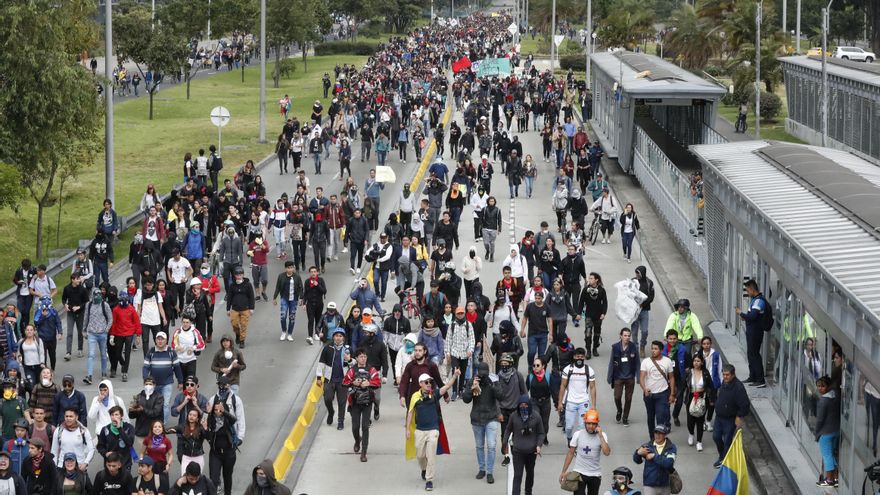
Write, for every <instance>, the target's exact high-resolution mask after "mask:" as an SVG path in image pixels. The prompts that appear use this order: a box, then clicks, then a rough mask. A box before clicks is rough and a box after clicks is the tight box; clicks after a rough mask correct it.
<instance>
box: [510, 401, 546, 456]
mask: <svg viewBox="0 0 880 495" xmlns="http://www.w3.org/2000/svg"><path fill="white" fill-rule="evenodd" d="M511 436H513V451H514V452H520V453H522V454H532V453H534V452H535V449H537V448H538V447H542V446H543V445H544V438H546V436H547V433H546V432H545V431H544V422H543V421H541V413H540V412H539V411H538V408H536V407H535V406H534V405H533V406H532V412H531V414H529V419H528V420H527V421H523V420H522V417H521V416H520V414H519V411H514V412H513V413H512V414H510V416H509V417H508V421H507V425H506V427H505V428H504V434H503V435H501V443H502V445H506V444H507V439H508V438H510V437H511Z"/></svg>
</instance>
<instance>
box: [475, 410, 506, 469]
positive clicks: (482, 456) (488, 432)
mask: <svg viewBox="0 0 880 495" xmlns="http://www.w3.org/2000/svg"><path fill="white" fill-rule="evenodd" d="M471 428H473V430H474V443H476V444H477V465H478V466H479V468H480V471H485V472H486V473H487V474H492V469H493V468H494V467H495V445H496V444H497V442H498V428H499V425H498V421H489V423H487V424H486V425H483V426H481V425H471Z"/></svg>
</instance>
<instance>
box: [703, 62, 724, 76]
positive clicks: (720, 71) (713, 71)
mask: <svg viewBox="0 0 880 495" xmlns="http://www.w3.org/2000/svg"><path fill="white" fill-rule="evenodd" d="M703 71H705V72H706V74H709V75H710V76H712V77H722V76H726V75H727V71H726V70H724V67H720V66H718V65H711V64H710V65H707V66H706V67H705V68H704V69H703Z"/></svg>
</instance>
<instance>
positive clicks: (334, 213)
mask: <svg viewBox="0 0 880 495" xmlns="http://www.w3.org/2000/svg"><path fill="white" fill-rule="evenodd" d="M324 219H325V220H327V226H328V227H330V228H331V229H341V228H342V227H345V222H346V220H345V211H343V210H342V205H340V204H336V205H330V204H328V205H327V206H325V207H324Z"/></svg>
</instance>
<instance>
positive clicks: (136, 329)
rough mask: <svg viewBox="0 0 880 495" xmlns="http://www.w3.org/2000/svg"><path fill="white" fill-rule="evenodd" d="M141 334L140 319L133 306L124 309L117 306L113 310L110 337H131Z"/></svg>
mask: <svg viewBox="0 0 880 495" xmlns="http://www.w3.org/2000/svg"><path fill="white" fill-rule="evenodd" d="M140 334H141V317H140V316H138V314H137V311H135V309H134V305H131V304H129V305H128V306H126V307H124V308H123V307H122V305H119V304H117V305H116V307H115V308H113V325H112V326H111V327H110V335H111V336H113V337H131V336H132V335H140Z"/></svg>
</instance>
